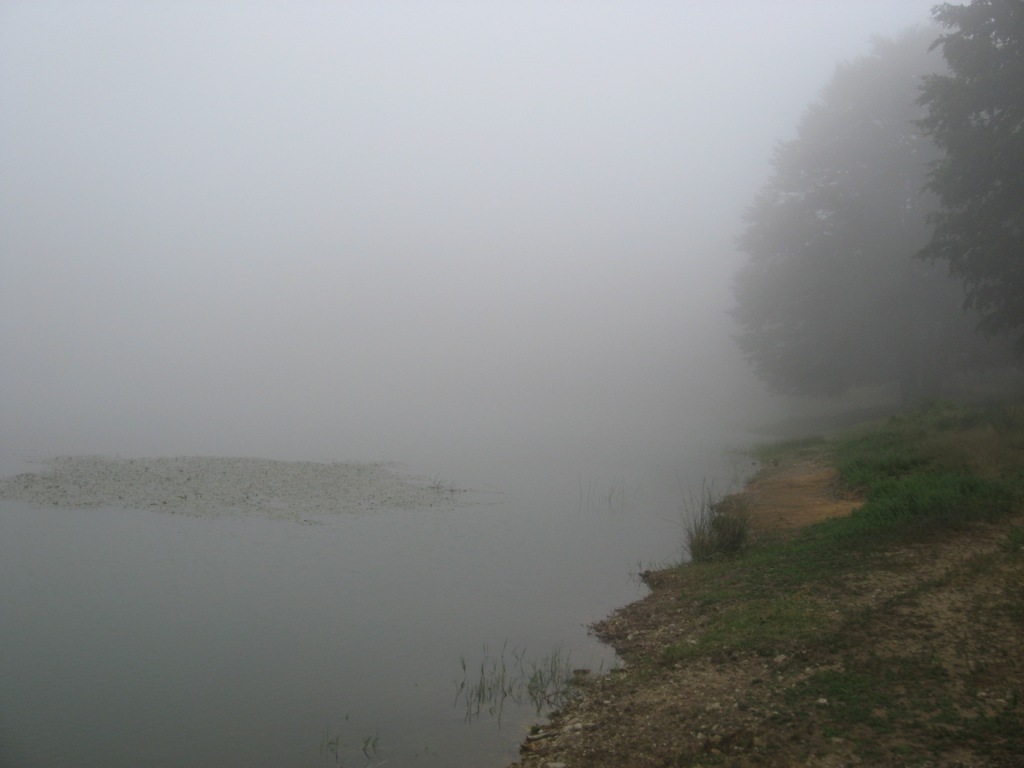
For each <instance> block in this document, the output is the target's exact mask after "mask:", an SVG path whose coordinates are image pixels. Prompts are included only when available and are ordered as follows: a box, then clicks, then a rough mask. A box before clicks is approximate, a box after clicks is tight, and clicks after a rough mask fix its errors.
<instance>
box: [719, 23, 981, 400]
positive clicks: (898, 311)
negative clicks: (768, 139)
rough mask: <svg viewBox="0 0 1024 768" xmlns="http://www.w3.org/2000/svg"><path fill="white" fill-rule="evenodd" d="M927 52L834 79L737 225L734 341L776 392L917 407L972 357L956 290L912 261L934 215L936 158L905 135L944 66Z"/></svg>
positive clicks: (915, 136)
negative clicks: (859, 395) (741, 256)
mask: <svg viewBox="0 0 1024 768" xmlns="http://www.w3.org/2000/svg"><path fill="white" fill-rule="evenodd" d="M934 38H935V35H934V33H932V32H930V31H927V30H914V31H911V32H908V33H907V34H905V35H904V36H902V37H901V38H899V39H897V40H879V41H876V43H875V46H874V49H873V52H872V53H871V55H869V56H866V57H864V58H863V59H860V60H858V61H855V62H852V63H844V64H842V65H840V66H839V67H838V68H837V71H836V73H835V76H834V77H833V79H832V81H831V82H830V83H829V84H828V86H827V87H826V88H825V89H824V91H823V93H822V95H821V98H820V100H819V101H818V102H817V103H815V104H814V105H812V106H811V107H810V108H809V109H808V110H807V112H806V114H805V115H804V117H803V119H802V120H801V122H800V124H799V127H798V131H797V137H796V138H795V139H793V140H792V141H789V142H786V143H784V144H782V145H780V146H779V147H778V149H777V151H776V156H775V159H774V172H773V174H772V175H771V177H770V179H769V180H768V182H767V184H766V185H765V186H764V188H763V189H762V190H761V192H760V194H759V195H758V196H757V198H756V200H755V202H754V204H753V205H752V206H751V208H750V209H749V210H748V212H747V214H746V217H745V222H746V226H745V229H744V231H743V233H742V235H741V237H740V241H739V242H740V247H741V249H742V250H743V251H745V252H746V253H747V254H748V256H749V259H748V261H747V263H746V264H745V266H744V267H743V268H742V269H741V271H740V272H739V274H738V275H737V278H736V284H735V292H736V300H737V306H736V310H735V316H736V318H737V320H738V322H739V325H740V333H739V335H738V337H737V341H738V343H739V346H740V348H741V349H742V351H743V352H744V353H745V355H746V356H747V357H748V359H749V360H750V361H751V362H752V364H753V365H754V368H755V371H756V373H757V374H758V376H759V377H760V378H761V379H762V380H764V381H765V382H766V383H767V384H769V385H770V386H771V387H772V388H773V389H775V390H777V391H782V392H787V393H793V394H819V395H824V394H838V393H841V392H843V391H845V390H846V389H848V388H850V387H852V386H857V385H869V384H887V383H898V384H899V385H900V387H901V388H902V391H903V394H904V396H905V397H907V398H910V399H917V398H920V397H925V396H929V395H932V394H934V393H935V391H936V389H937V387H938V386H939V384H940V383H941V381H942V379H943V377H944V376H945V375H946V374H948V373H949V372H951V371H952V370H954V369H956V368H958V367H961V366H964V365H967V364H969V363H970V362H971V361H972V359H973V358H974V356H975V354H976V353H977V352H978V351H979V350H980V347H979V345H978V343H977V338H976V337H975V336H974V334H973V321H972V320H971V319H969V318H968V317H967V316H966V315H965V314H964V312H963V310H962V301H963V299H962V293H961V291H960V289H959V285H958V284H957V283H956V282H955V281H954V280H952V279H951V278H950V277H949V276H948V274H947V272H948V271H947V270H946V269H945V268H944V267H941V265H935V264H931V263H928V262H925V261H923V260H920V259H915V258H914V255H915V254H916V253H917V252H918V251H919V250H920V249H921V248H922V247H923V245H924V244H925V243H926V242H928V240H929V237H930V235H931V227H930V225H929V223H928V219H929V214H931V213H932V212H933V211H934V209H935V207H936V199H935V196H934V195H932V194H930V193H928V192H927V191H925V190H924V186H925V183H926V174H927V170H928V167H929V164H930V163H931V162H932V161H934V160H935V159H936V158H937V156H938V154H937V150H936V148H935V146H934V145H933V144H932V143H931V142H930V141H928V140H927V139H926V138H925V137H924V136H923V135H922V130H921V128H920V127H919V126H918V125H917V123H916V121H918V120H920V119H921V118H922V116H923V108H922V107H921V105H919V104H918V98H919V96H920V86H921V78H922V76H923V75H925V74H927V73H936V71H937V70H938V69H940V68H942V66H943V64H942V60H941V57H940V56H938V55H936V54H935V53H931V52H930V45H931V43H932V41H933V40H934Z"/></svg>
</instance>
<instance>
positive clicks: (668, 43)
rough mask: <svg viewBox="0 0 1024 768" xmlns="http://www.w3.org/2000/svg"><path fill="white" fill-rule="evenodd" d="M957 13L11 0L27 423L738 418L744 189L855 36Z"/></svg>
mask: <svg viewBox="0 0 1024 768" xmlns="http://www.w3.org/2000/svg"><path fill="white" fill-rule="evenodd" d="M931 5H932V3H931V2H916V1H911V0H907V1H906V2H892V0H877V1H875V2H855V1H854V0H849V1H848V2H821V1H820V0H805V1H804V2H788V3H765V2H754V1H753V0H751V1H750V2H726V3H697V2H674V3H667V2H666V3H655V2H651V3H635V2H629V3H627V2H621V3H607V2H587V3H582V2H579V3H571V2H568V3H562V2H538V3H531V2H526V3H519V2H516V3H512V2H505V3H498V2H493V3H492V2H481V3H475V2H474V3H433V2H432V3H411V2H406V3H400V2H289V3H269V2H268V3H250V2H247V3H235V2H231V3H229V2H223V3H199V2H169V1H168V2H151V3H136V2H125V3H104V2H89V3H75V2H12V1H11V0H8V2H5V3H3V4H2V5H0V243H2V246H0V247H2V250H0V272H2V278H0V324H2V331H0V360H2V372H0V435H2V438H0V439H2V440H3V442H4V448H5V449H7V450H15V451H25V452H37V453H75V452H88V453H113V454H132V453H144V454H164V455H167V454H179V453H214V454H239V455H264V456H272V457H280V458H342V459H348V458H355V459H359V458H367V459H376V458H394V459H403V458H405V455H406V454H417V455H422V454H423V453H424V452H429V451H430V450H433V449H435V448H436V449H437V450H463V451H472V450H474V446H476V445H482V444H491V443H494V442H495V441H500V440H509V441H516V440H518V441H525V442H530V441H533V442H543V441H545V440H548V441H550V440H554V441H555V442H556V443H558V444H559V445H561V444H563V443H564V445H566V446H569V445H573V444H577V443H578V444H588V443H592V442H594V441H600V440H605V441H609V442H614V441H616V440H618V441H624V442H626V443H629V442H634V441H643V440H647V439H650V440H655V441H657V440H659V439H661V438H662V437H664V436H665V435H667V434H669V433H681V432H683V431H685V430H686V428H687V425H688V424H690V423H691V422H692V423H697V422H696V421H694V420H697V421H700V420H701V419H704V420H709V419H713V418H739V417H740V415H741V414H742V413H743V412H744V408H745V407H748V406H750V402H749V401H748V400H747V399H746V398H747V397H748V396H749V394H750V393H751V392H752V391H753V389H752V387H751V385H750V381H749V375H748V374H747V372H746V371H745V369H744V367H743V366H742V363H741V362H739V361H738V359H737V356H736V352H735V350H734V349H733V348H732V345H731V342H730V340H729V334H730V332H731V328H730V325H729V320H728V316H727V311H728V309H729V307H730V305H731V301H732V299H731V293H730V282H731V279H732V275H733V273H734V272H735V270H736V267H737V265H738V263H739V261H738V259H739V257H738V256H737V254H736V251H735V247H734V237H735V235H736V233H737V230H738V228H739V215H740V213H741V211H742V210H743V208H744V207H745V206H746V205H747V204H748V203H749V202H750V200H751V197H752V195H753V194H754V193H755V191H756V190H757V188H758V187H759V186H760V185H761V184H762V183H763V181H764V180H765V178H766V177H767V175H768V173H769V170H770V168H769V162H770V158H771V152H772V148H773V146H774V145H775V143H776V142H777V141H778V140H780V139H785V138H788V137H790V136H791V135H792V133H793V130H794V127H795V125H796V123H797V121H798V119H799V117H800V115H801V113H802V112H803V110H804V109H805V108H806V106H807V105H808V104H809V103H810V102H811V101H812V100H813V99H814V97H815V95H816V94H817V92H818V91H819V89H820V88H821V87H822V86H823V85H824V84H825V83H826V82H827V81H828V80H829V78H830V77H831V75H832V73H833V71H834V67H835V64H836V63H837V61H838V60H840V59H843V58H851V57H856V56H859V55H862V54H864V53H866V52H867V51H868V48H869V40H870V37H871V35H873V34H883V35H892V34H895V33H897V32H899V31H901V30H902V29H904V28H905V27H906V26H908V25H910V24H914V23H925V22H926V21H927V20H928V18H929V9H930V6H931ZM736 398H743V400H742V401H737V400H736ZM566 436H572V437H571V438H568V437H566ZM560 440H561V441H562V442H559V441H560Z"/></svg>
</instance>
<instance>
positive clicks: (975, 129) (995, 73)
mask: <svg viewBox="0 0 1024 768" xmlns="http://www.w3.org/2000/svg"><path fill="white" fill-rule="evenodd" d="M934 15H935V18H936V19H937V20H938V22H939V23H940V24H942V25H943V26H944V27H945V28H946V29H947V30H948V31H947V33H946V34H944V35H943V36H942V37H941V38H940V39H939V41H938V43H936V45H937V46H938V47H940V48H941V50H942V53H943V55H944V56H945V59H946V61H947V63H948V65H949V72H948V73H936V74H932V75H931V76H929V77H928V78H927V79H926V84H925V89H924V94H923V96H922V99H921V103H922V104H923V105H924V106H925V107H927V109H928V116H927V117H926V118H925V119H924V120H922V122H921V124H922V126H923V127H924V129H925V130H926V132H927V133H928V134H929V135H930V136H931V137H932V138H933V139H934V140H935V142H936V143H937V144H938V145H939V146H940V147H941V148H942V149H943V150H945V154H944V156H943V157H942V159H941V160H940V161H938V162H937V163H936V165H935V168H934V171H933V174H932V176H931V181H930V188H931V189H932V190H933V191H934V192H936V193H937V194H938V195H939V197H940V199H941V202H942V207H941V211H940V212H939V213H938V214H937V215H936V217H935V233H934V236H933V237H932V239H931V242H929V243H928V245H927V247H926V248H925V249H924V251H923V253H924V255H925V256H927V257H930V258H933V259H939V260H942V261H945V262H948V264H949V267H950V269H951V271H952V273H953V274H954V275H956V276H957V277H959V278H960V279H962V280H963V282H964V285H965V288H966V292H967V304H968V306H970V307H972V308H973V309H975V310H977V311H978V312H979V313H980V315H981V327H982V328H983V329H984V330H985V331H987V332H989V333H990V334H997V333H1009V334H1013V335H1016V336H1017V337H1018V346H1019V347H1024V0H974V2H972V3H971V4H970V5H967V6H954V5H948V4H947V5H942V6H939V7H938V8H936V9H935V12H934Z"/></svg>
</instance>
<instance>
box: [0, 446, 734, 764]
mask: <svg viewBox="0 0 1024 768" xmlns="http://www.w3.org/2000/svg"><path fill="white" fill-rule="evenodd" d="M722 449H723V445H722V444H716V445H714V446H695V447H694V450H693V454H692V455H691V456H689V457H687V456H677V457H674V458H673V459H672V460H668V461H664V459H665V457H664V456H661V457H659V459H657V460H655V459H651V460H647V459H645V458H640V459H637V460H635V461H633V462H632V464H630V465H629V466H628V467H626V468H622V466H621V465H619V466H618V467H617V468H616V470H615V471H610V470H608V469H606V468H605V469H602V468H600V467H598V468H596V469H594V470H592V471H591V470H588V469H584V470H581V469H580V468H579V467H571V466H570V465H569V463H568V462H566V464H565V466H559V465H558V463H557V462H551V461H545V462H544V468H543V469H542V470H541V469H537V468H536V467H534V468H527V467H526V464H522V465H520V466H518V467H513V466H512V464H511V463H510V462H506V463H505V467H504V469H503V470H502V471H500V472H498V471H495V472H492V473H490V474H488V473H486V472H481V471H479V468H478V470H472V469H469V468H468V467H467V468H466V470H465V472H464V473H462V472H460V471H458V469H456V468H452V467H448V468H446V474H445V476H444V479H445V481H447V482H451V483H453V484H455V485H458V486H461V487H471V488H472V489H473V492H472V493H468V494H465V495H464V498H462V499H460V502H459V504H457V505H455V506H448V507H444V506H442V507H437V508H429V509H386V508H385V509H380V510H376V511H374V512H373V513H369V514H345V515H324V516H322V517H319V518H317V519H316V520H313V521H311V522H312V523H314V524H304V523H297V522H293V521H289V520H275V519H268V518H266V517H260V516H253V517H224V518H217V517H214V518H202V517H200V518H193V517H186V516H182V515H170V514H165V513H162V512H158V511H152V510H146V509H120V508H111V507H107V508H89V509H67V508H55V507H41V506H37V505H31V504H27V503H24V502H18V501H0V616H2V624H0V765H4V766H13V767H21V768H36V767H37V766H40V767H41V766H47V767H50V766H65V765H67V766H70V765H74V766H103V767H104V768H120V767H121V766H124V767H127V766H133V767H134V766H140V765H145V766H184V765H189V766H217V767H218V768H225V767H230V766H246V767H247V768H254V767H258V766H275V767H280V766H329V765H345V766H351V765H360V766H361V765H376V764H379V763H384V762H386V763H387V764H388V765H402V766H404V765H415V766H426V767H433V766H456V767H457V768H458V767H460V766H466V767H467V768H468V767H469V766H496V767H497V766H502V765H504V764H506V763H507V762H509V761H511V760H513V759H515V757H516V755H517V750H518V744H519V742H520V741H521V738H522V735H523V732H524V729H525V728H526V726H527V724H528V723H529V722H531V721H535V720H537V714H536V712H535V710H534V709H533V707H532V706H531V705H529V704H528V703H526V704H525V705H524V706H521V707H516V706H514V705H513V704H511V703H510V702H507V703H506V706H505V707H504V709H503V711H502V717H501V718H500V720H499V719H498V718H495V717H491V716H490V715H487V714H486V713H484V714H483V716H481V717H477V718H474V719H472V720H471V721H469V722H467V718H466V708H465V706H464V704H462V703H460V702H459V701H457V699H456V692H457V686H458V682H459V681H460V680H462V679H463V678H464V673H463V671H462V667H461V664H460V660H462V659H464V660H465V661H466V663H467V665H468V666H469V668H470V669H473V668H474V667H477V666H478V665H479V663H480V661H481V660H482V659H483V655H484V650H483V649H484V647H485V646H486V647H487V648H488V649H489V651H488V653H489V654H490V657H491V658H492V659H493V658H495V657H496V656H497V655H499V654H500V653H501V649H502V647H503V646H504V647H505V649H506V651H507V652H508V653H509V654H511V652H512V651H514V652H515V653H517V654H524V655H525V658H526V659H528V660H529V659H533V660H542V659H543V658H544V657H545V656H548V655H550V654H551V653H552V652H554V651H556V650H557V651H558V652H559V653H561V654H563V655H564V654H569V655H570V659H571V663H572V665H573V666H574V667H589V668H592V669H595V670H597V669H600V668H602V667H604V668H607V667H608V666H609V665H611V664H613V663H614V656H613V654H612V653H611V652H610V651H609V650H608V649H607V648H606V647H604V646H603V645H601V644H600V643H598V642H596V641H595V640H594V639H593V638H592V637H590V636H589V635H588V632H587V625H588V623H590V622H593V621H595V620H597V619H600V618H602V617H603V616H605V615H606V614H607V613H609V612H610V611H611V610H613V609H614V608H616V607H618V606H620V605H623V604H625V603H627V602H629V601H631V600H633V599H635V598H637V597H639V596H641V595H642V593H643V588H642V586H641V585H640V584H639V583H638V580H637V579H636V576H635V574H636V572H637V571H638V570H640V569H642V568H644V567H648V566H649V565H651V564H654V563H657V562H664V561H669V560H675V559H678V557H679V553H680V540H681V536H680V533H681V532H680V519H679V512H678V506H679V503H680V501H681V498H682V496H683V495H684V493H685V492H686V491H692V490H694V489H697V490H698V491H699V488H700V484H701V482H702V481H705V480H708V479H713V480H714V481H715V482H716V485H717V487H718V488H719V489H720V490H725V489H726V487H727V486H729V485H730V484H735V483H736V482H737V481H738V479H740V477H739V476H740V475H741V474H742V470H738V469H737V461H736V460H734V459H733V458H732V457H730V456H729V455H728V454H727V453H725V452H724V451H723V450H722ZM659 461H663V463H659ZM527 463H528V462H527ZM486 464H487V462H486V461H482V462H481V465H486ZM7 469H9V468H7ZM19 469H20V468H19ZM36 469H37V470H38V468H36ZM425 469H427V468H426V467H419V468H413V467H410V468H409V470H410V471H412V472H415V471H416V470H420V471H422V470H425ZM431 469H432V468H431ZM684 489H685V490H684ZM364 748H365V750H364Z"/></svg>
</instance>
